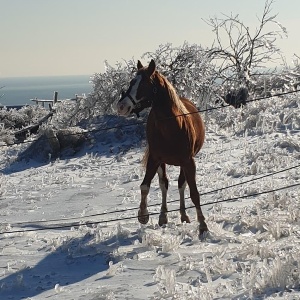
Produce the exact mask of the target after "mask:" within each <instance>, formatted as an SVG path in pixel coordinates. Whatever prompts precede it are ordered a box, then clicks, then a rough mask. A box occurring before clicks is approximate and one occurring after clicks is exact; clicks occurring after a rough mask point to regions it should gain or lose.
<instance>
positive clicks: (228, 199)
mask: <svg viewBox="0 0 300 300" xmlns="http://www.w3.org/2000/svg"><path fill="white" fill-rule="evenodd" d="M296 186H300V183H295V184H292V185H288V186H284V187H280V188H277V189H272V190H268V191H263V192H259V193H252V194H250V195H244V196H238V197H234V198H227V199H224V200H219V201H214V202H207V203H204V204H201V205H200V207H203V206H207V205H214V204H219V203H224V202H231V201H236V200H239V199H245V198H249V197H255V196H259V195H264V194H268V193H274V192H277V191H282V190H285V189H289V188H293V187H296ZM190 208H194V206H189V207H186V209H190ZM179 210H180V209H172V210H169V211H168V212H176V211H179ZM159 214H160V212H154V213H148V214H147V216H148V215H149V216H154V215H159ZM141 217H143V216H141ZM135 218H136V216H134V217H123V218H115V219H109V220H104V221H89V222H85V223H77V224H65V225H58V226H52V227H51V226H49V227H44V228H36V229H27V230H14V231H3V232H0V235H1V234H10V233H25V232H37V231H45V230H54V229H65V228H72V227H80V226H88V225H96V224H97V225H99V224H104V223H105V224H107V223H112V222H117V221H124V220H132V219H135Z"/></svg>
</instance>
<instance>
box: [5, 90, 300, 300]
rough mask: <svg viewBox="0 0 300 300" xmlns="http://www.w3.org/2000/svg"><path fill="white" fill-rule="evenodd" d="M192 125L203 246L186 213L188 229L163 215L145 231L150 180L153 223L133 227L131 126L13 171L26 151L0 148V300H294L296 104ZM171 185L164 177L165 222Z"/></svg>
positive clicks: (135, 161)
mask: <svg viewBox="0 0 300 300" xmlns="http://www.w3.org/2000/svg"><path fill="white" fill-rule="evenodd" d="M203 118H204V120H205V123H206V127H207V135H206V142H205V145H204V148H203V149H202V151H201V153H200V154H199V155H198V156H197V158H196V163H197V180H198V187H199V190H200V192H201V194H203V195H202V197H201V203H202V204H207V203H211V202H215V204H209V205H205V206H204V207H203V209H204V213H205V216H206V218H207V221H208V226H209V230H210V232H209V235H208V236H207V238H206V240H204V241H199V239H198V233H197V224H196V222H195V209H194V208H190V209H189V211H188V212H189V214H190V216H191V219H192V223H191V224H181V223H180V218H179V214H178V212H176V211H173V212H170V213H169V224H168V226H166V227H164V228H160V227H159V226H158V225H157V222H158V216H157V215H156V214H155V213H157V212H159V210H160V199H161V196H160V190H159V185H158V180H157V178H155V179H154V181H153V184H152V187H151V192H150V200H149V205H150V208H149V211H150V212H151V213H153V215H151V216H150V222H149V224H147V225H146V226H142V225H140V224H139V223H138V221H137V219H136V215H137V210H138V209H137V208H138V206H139V201H140V190H139V185H140V183H141V181H142V178H143V173H144V170H143V168H142V165H141V160H142V157H143V150H144V146H145V143H144V141H143V130H144V129H143V126H142V125H141V124H140V125H138V126H132V127H129V126H128V127H124V128H123V129H120V128H118V129H110V130H109V131H105V130H99V131H96V132H94V134H93V136H92V137H93V138H92V140H91V142H90V144H89V145H86V147H85V148H84V149H83V150H81V152H80V153H78V154H77V155H76V156H75V157H67V156H63V157H62V158H61V159H59V160H56V161H53V162H45V163H40V162H36V161H33V160H31V161H27V162H26V161H18V160H17V159H16V158H17V157H18V155H19V153H20V151H21V150H24V149H25V148H26V147H27V144H21V145H15V146H11V147H4V146H1V148H0V157H1V161H0V164H1V169H2V175H1V177H0V183H1V198H0V218H1V219H0V222H1V224H0V226H1V227H0V232H1V233H0V299H35V300H37V299H64V300H65V299H82V300H83V299H84V300H87V299H88V300H92V299H94V300H96V299H279V298H282V299H300V273H299V269H300V197H299V191H300V189H299V186H297V184H300V168H299V165H300V163H299V161H300V96H299V95H298V94H294V95H290V96H285V97H284V98H271V99H268V100H263V101H259V102H253V103H251V104H248V105H247V106H246V107H245V108H243V109H238V110H235V109H233V108H232V107H229V108H223V109H220V110H217V111H213V112H208V113H205V114H203ZM116 120H120V119H119V118H117V117H110V118H108V119H104V121H105V122H106V123H107V126H108V127H113V126H114V125H115V124H116ZM121 120H122V119H121ZM102 121H103V120H102ZM122 121H123V122H124V124H128V122H129V121H131V122H133V123H134V122H135V120H129V121H128V120H125V119H123V120H122ZM102 126H103V124H102ZM282 170H286V171H282ZM281 171H282V172H281ZM273 173H274V174H273ZM270 174H273V175H272V176H271V175H270ZM178 175H179V170H178V169H177V168H176V167H173V166H170V167H168V176H169V179H170V188H169V198H168V199H169V201H170V204H169V210H177V209H178V208H179V201H178V199H179V195H178V191H177V177H178ZM268 175H270V176H268ZM257 178H259V179H257ZM243 182H246V183H244V184H239V183H243ZM232 185H233V187H229V186H232ZM288 186H292V187H290V188H285V189H282V190H278V191H274V192H270V191H272V190H277V189H280V188H282V187H288ZM225 187H228V188H226V189H225ZM214 190H218V191H217V192H212V193H208V192H210V191H214ZM266 191H267V193H263V194H260V193H262V192H266ZM187 194H188V193H187ZM187 196H188V195H187ZM238 197H244V198H238ZM187 198H188V197H187ZM230 198H234V199H235V200H234V201H229V202H222V203H218V201H221V200H224V199H230ZM187 206H192V203H191V201H190V199H187ZM14 231H16V232H15V233H12V232H14Z"/></svg>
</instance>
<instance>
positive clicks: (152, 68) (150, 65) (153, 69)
mask: <svg viewBox="0 0 300 300" xmlns="http://www.w3.org/2000/svg"><path fill="white" fill-rule="evenodd" d="M155 68H156V66H155V61H154V60H153V59H151V61H150V64H149V66H148V73H149V74H150V76H151V75H152V74H153V73H154V72H155Z"/></svg>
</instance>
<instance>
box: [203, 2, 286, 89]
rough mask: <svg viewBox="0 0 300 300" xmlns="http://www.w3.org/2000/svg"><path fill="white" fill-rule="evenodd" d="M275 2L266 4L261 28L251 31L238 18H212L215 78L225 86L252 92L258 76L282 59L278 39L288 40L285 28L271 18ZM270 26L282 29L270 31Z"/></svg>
mask: <svg viewBox="0 0 300 300" xmlns="http://www.w3.org/2000/svg"><path fill="white" fill-rule="evenodd" d="M273 3H274V0H267V1H266V2H265V6H264V10H263V13H262V16H261V17H258V22H259V25H258V27H257V28H256V29H255V30H254V31H251V30H250V28H249V27H248V26H246V25H245V24H244V23H243V22H242V21H241V20H240V19H239V16H238V15H235V16H234V15H230V16H226V15H224V18H217V17H214V18H210V19H209V20H206V23H207V24H208V25H209V26H211V27H212V31H213V32H214V33H215V35H216V39H215V42H214V45H213V47H212V49H210V50H208V53H209V56H210V57H211V59H212V61H213V62H214V64H215V65H216V70H217V75H216V77H218V78H219V80H221V82H222V83H223V84H225V86H226V85H227V86H234V87H237V86H246V87H247V88H250V89H251V88H252V83H253V82H254V81H255V76H257V75H259V74H260V73H261V69H262V68H265V67H266V64H267V63H270V62H274V61H275V60H276V59H278V58H280V55H279V54H280V50H279V48H277V47H276V44H275V42H276V40H277V39H278V38H279V37H283V36H287V31H286V28H285V27H283V26H282V25H281V24H280V23H279V22H277V21H276V20H275V19H276V17H277V15H276V14H272V8H271V7H272V4H273ZM269 25H276V26H277V27H278V28H279V29H277V30H271V28H270V26H269Z"/></svg>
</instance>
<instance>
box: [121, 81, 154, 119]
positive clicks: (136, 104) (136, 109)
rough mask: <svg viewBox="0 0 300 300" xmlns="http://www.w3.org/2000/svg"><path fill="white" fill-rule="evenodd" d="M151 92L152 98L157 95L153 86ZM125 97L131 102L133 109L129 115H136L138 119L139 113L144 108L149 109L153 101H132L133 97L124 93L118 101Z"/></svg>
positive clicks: (144, 99) (148, 99)
mask: <svg viewBox="0 0 300 300" xmlns="http://www.w3.org/2000/svg"><path fill="white" fill-rule="evenodd" d="M152 92H153V94H154V96H155V95H156V94H157V87H156V86H153V89H152ZM125 97H128V98H129V100H130V101H131V102H132V104H133V105H134V108H133V109H132V111H131V113H134V114H136V116H137V117H138V118H139V117H140V114H139V113H140V112H141V111H143V110H144V109H145V108H148V107H151V106H152V103H153V99H150V98H147V97H144V98H142V99H141V101H139V102H136V100H134V99H133V97H132V96H131V95H130V93H127V92H126V93H125V92H122V98H121V99H120V101H121V100H122V99H124V98H125Z"/></svg>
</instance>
